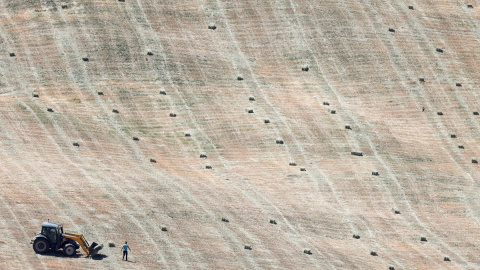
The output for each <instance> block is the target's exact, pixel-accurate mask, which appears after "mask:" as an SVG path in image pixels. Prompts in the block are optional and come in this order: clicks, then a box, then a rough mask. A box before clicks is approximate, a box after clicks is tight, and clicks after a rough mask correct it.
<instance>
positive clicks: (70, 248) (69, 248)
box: [63, 244, 77, 257]
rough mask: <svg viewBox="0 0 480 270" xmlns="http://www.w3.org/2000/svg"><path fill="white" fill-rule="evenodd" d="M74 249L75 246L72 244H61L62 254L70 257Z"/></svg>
mask: <svg viewBox="0 0 480 270" xmlns="http://www.w3.org/2000/svg"><path fill="white" fill-rule="evenodd" d="M76 251H77V250H76V249H75V246H74V245H72V244H66V245H65V246H63V254H65V256H68V257H71V256H73V255H74V254H75V252H76Z"/></svg>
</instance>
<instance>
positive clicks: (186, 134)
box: [184, 132, 192, 137]
mask: <svg viewBox="0 0 480 270" xmlns="http://www.w3.org/2000/svg"><path fill="white" fill-rule="evenodd" d="M184 134H185V137H190V136H192V135H191V134H190V132H184Z"/></svg>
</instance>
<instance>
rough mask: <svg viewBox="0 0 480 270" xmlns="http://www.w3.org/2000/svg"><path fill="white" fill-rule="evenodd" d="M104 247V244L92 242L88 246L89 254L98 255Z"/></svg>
mask: <svg viewBox="0 0 480 270" xmlns="http://www.w3.org/2000/svg"><path fill="white" fill-rule="evenodd" d="M102 248H103V244H102V245H98V244H97V243H95V242H92V244H91V245H90V247H89V248H88V255H90V256H93V255H96V254H97V253H98V251H100V250H101V249H102Z"/></svg>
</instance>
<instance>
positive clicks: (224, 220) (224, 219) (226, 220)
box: [222, 218, 230, 222]
mask: <svg viewBox="0 0 480 270" xmlns="http://www.w3.org/2000/svg"><path fill="white" fill-rule="evenodd" d="M222 221H223V222H230V221H229V220H228V219H226V218H222Z"/></svg>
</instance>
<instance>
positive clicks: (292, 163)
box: [288, 162, 297, 166]
mask: <svg viewBox="0 0 480 270" xmlns="http://www.w3.org/2000/svg"><path fill="white" fill-rule="evenodd" d="M288 165H289V166H297V163H295V162H290V163H288Z"/></svg>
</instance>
